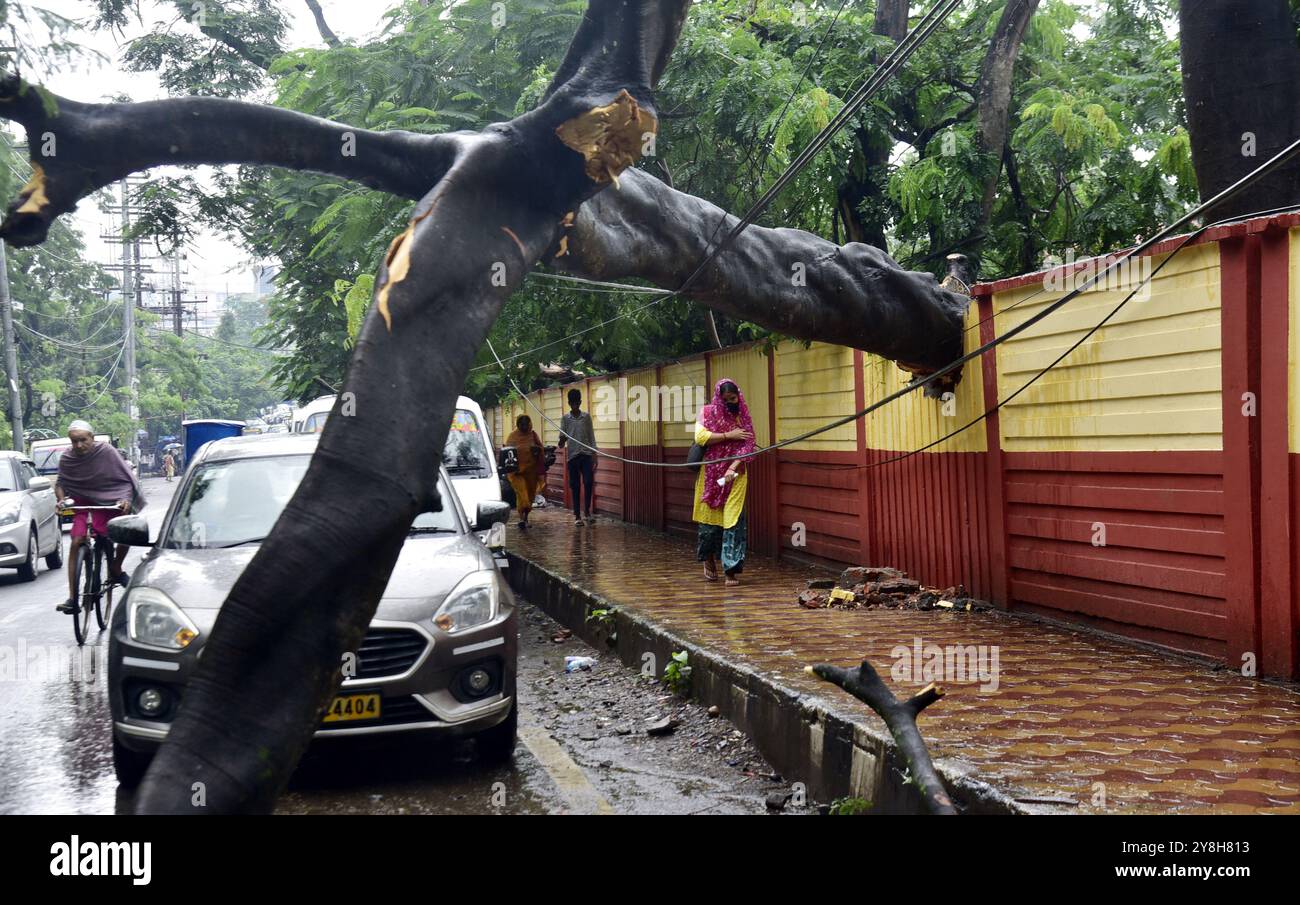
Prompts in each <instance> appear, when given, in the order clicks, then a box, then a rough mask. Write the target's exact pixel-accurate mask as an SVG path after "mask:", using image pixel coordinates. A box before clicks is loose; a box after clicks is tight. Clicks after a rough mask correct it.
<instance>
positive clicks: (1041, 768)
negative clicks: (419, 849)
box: [509, 507, 1300, 813]
mask: <svg viewBox="0 0 1300 905" xmlns="http://www.w3.org/2000/svg"><path fill="white" fill-rule="evenodd" d="M509 546H510V549H511V550H512V552H514V553H516V554H518V555H520V556H522V557H524V558H526V559H528V560H530V561H532V562H535V563H536V564H537V565H538V566H540V567H542V568H544V569H547V570H549V571H551V572H554V573H556V574H559V575H562V576H564V577H565V578H567V579H568V580H569V581H572V582H573V583H575V584H577V585H579V586H581V587H584V588H587V589H589V590H591V591H593V592H595V593H597V594H599V595H601V596H603V597H605V598H607V599H609V600H610V601H613V602H616V603H617V604H618V605H619V606H620V607H624V608H626V609H627V610H628V611H629V612H636V613H638V614H639V615H640V616H642V617H643V618H646V619H649V620H651V621H653V622H655V623H656V624H658V625H660V626H662V627H663V628H664V629H666V630H668V631H670V632H672V633H674V634H676V635H678V636H680V637H682V638H684V639H686V640H688V641H690V642H691V643H693V644H697V645H699V646H701V647H703V648H706V649H709V650H717V651H719V652H725V653H726V655H727V656H728V657H729V658H730V659H732V660H735V661H736V662H739V663H742V664H744V665H746V666H748V667H750V668H752V669H754V670H756V671H757V672H760V673H761V674H763V675H765V676H767V677H769V678H771V679H772V680H773V681H775V682H777V683H779V684H781V685H783V686H785V687H787V688H790V689H791V690H793V691H795V692H798V693H800V694H806V695H813V696H818V697H821V698H823V699H836V700H837V701H839V702H847V704H848V705H849V706H847V707H844V708H841V709H850V707H856V708H858V710H860V712H861V717H860V721H861V722H862V723H863V724H875V725H877V726H881V727H883V724H882V723H881V722H880V720H879V719H878V718H877V717H876V716H875V714H873V713H871V712H870V711H869V710H867V708H866V706H865V705H863V704H861V703H860V702H858V701H856V700H855V699H853V698H851V697H850V696H848V695H847V694H845V693H844V692H842V691H840V690H839V689H837V688H834V687H832V686H830V685H828V684H826V683H824V682H821V681H819V680H818V679H816V678H814V677H812V676H810V675H807V674H806V673H805V672H804V669H803V668H804V666H806V665H809V664H812V663H820V662H825V663H836V664H839V665H846V666H847V665H851V664H854V663H857V662H859V661H861V660H862V659H864V658H865V659H869V660H871V662H872V664H873V665H874V666H875V667H876V669H877V671H879V672H880V674H881V675H882V676H884V677H885V678H886V680H887V681H890V682H891V684H893V685H894V686H895V687H896V689H897V692H896V693H898V694H899V695H900V696H906V695H908V694H911V693H912V692H914V691H916V690H917V689H919V688H920V687H921V686H923V685H924V684H925V682H924V681H922V680H920V678H919V677H918V679H917V680H916V681H912V682H906V681H901V682H894V681H892V680H891V679H890V670H891V667H892V666H893V665H894V664H895V662H896V661H897V660H899V659H901V657H900V656H896V655H898V654H901V653H902V652H901V651H896V648H899V647H900V646H901V647H904V648H906V649H907V650H908V652H909V656H908V662H911V659H912V658H911V653H910V652H911V651H913V650H914V649H915V647H916V645H917V644H920V645H922V652H923V654H924V653H925V646H926V645H937V646H939V647H948V646H950V645H961V646H972V645H973V646H975V647H976V648H977V649H978V648H979V647H980V646H983V647H984V648H985V652H986V653H987V654H988V656H989V657H990V659H989V660H987V661H986V664H987V665H990V666H991V665H992V660H991V657H992V654H993V651H994V649H996V652H997V670H996V682H992V681H985V682H981V681H980V679H978V678H975V677H971V676H967V679H968V681H965V682H963V681H954V680H953V678H954V677H951V676H949V677H947V680H946V681H943V682H941V684H942V685H943V686H944V688H945V689H946V691H947V696H946V697H945V698H944V699H943V700H942V701H940V702H939V703H937V704H935V705H933V706H931V707H930V708H929V709H928V710H926V712H925V714H924V715H923V716H922V718H921V730H922V732H923V733H924V734H925V736H926V739H927V740H928V741H929V743H930V748H931V751H932V753H933V754H934V756H935V758H936V759H937V760H939V759H945V760H949V761H954V762H955V761H959V762H962V763H964V764H969V765H971V766H973V767H974V768H975V770H976V771H977V774H978V777H979V779H981V780H983V781H985V782H988V783H990V784H991V785H993V786H995V787H996V788H998V789H1000V790H1002V791H1004V792H1006V793H1007V794H1009V795H1011V796H1012V797H1014V798H1016V799H1018V800H1021V801H1033V800H1048V801H1054V800H1069V801H1073V802H1075V803H1076V807H1075V808H1072V809H1077V810H1078V811H1081V812H1089V811H1109V812H1114V811H1143V812H1164V811H1185V812H1219V813H1229V812H1233V813H1235V812H1270V813H1283V812H1288V813H1300V690H1298V689H1296V688H1295V687H1292V686H1284V685H1279V684H1274V683H1264V682H1259V681H1256V680H1254V679H1247V678H1243V677H1241V676H1239V675H1236V674H1234V673H1232V672H1229V671H1226V670H1216V669H1214V668H1213V667H1212V666H1210V665H1209V664H1204V663H1200V662H1197V661H1194V660H1187V659H1183V658H1180V657H1176V656H1172V655H1165V654H1162V653H1159V652H1156V651H1151V650H1148V649H1145V648H1141V647H1138V646H1130V645H1126V644H1124V643H1122V642H1118V641H1112V640H1110V639H1107V638H1103V637H1098V636H1096V635H1092V634H1089V633H1087V632H1084V631H1071V630H1069V629H1068V628H1059V627H1055V626H1050V625H1044V624H1042V623H1039V622H1034V621H1030V620H1025V619H1019V618H1016V617H1014V616H1008V615H1006V614H1003V613H953V612H950V611H944V610H936V611H930V612H918V611H914V610H897V609H872V610H831V609H827V610H808V609H804V608H802V607H800V606H799V605H798V604H797V603H796V602H795V598H796V597H797V595H798V593H799V591H800V590H802V589H803V588H804V582H805V581H806V580H807V579H808V578H810V577H820V578H824V577H827V575H828V574H830V573H827V572H824V571H817V570H814V569H811V568H807V567H801V566H798V565H793V564H790V563H788V562H784V561H776V560H772V559H768V558H765V557H759V556H754V555H751V557H750V558H749V559H748V560H747V561H746V563H745V572H744V575H743V578H744V582H745V583H744V584H743V585H742V586H741V587H739V588H725V587H724V586H723V585H722V582H721V581H719V582H717V583H707V582H705V581H704V579H703V578H702V576H701V567H700V565H699V564H698V563H697V562H696V561H695V551H694V545H693V544H692V543H691V542H690V541H688V540H686V539H684V538H679V537H674V536H669V535H665V534H660V533H658V532H655V531H652V530H649V529H647V528H643V527H641V526H638V525H630V524H627V523H624V522H619V521H614V520H611V519H607V518H601V519H600V521H599V524H598V525H597V526H596V527H584V528H575V527H574V526H573V524H572V518H571V516H569V515H568V514H567V513H566V512H564V511H562V510H559V509H558V507H557V508H556V509H543V510H538V511H535V512H534V513H533V516H532V527H531V528H530V529H529V531H528V532H526V533H524V532H520V531H518V530H517V529H514V528H511V529H510V534H509ZM863 565H889V564H888V563H863ZM918 639H919V640H918ZM931 656H932V654H931ZM925 663H926V660H925V659H924V657H923V658H922V660H921V665H922V666H924V665H925ZM993 686H996V687H993ZM1098 784H1101V785H1098ZM1103 790H1104V795H1105V806H1104V807H1099V806H1097V805H1096V804H1095V803H1094V802H1096V801H1099V799H1098V798H1097V796H1098V795H1099V793H1101V792H1102V791H1103Z"/></svg>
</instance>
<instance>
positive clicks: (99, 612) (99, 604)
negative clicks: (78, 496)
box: [59, 506, 122, 646]
mask: <svg viewBox="0 0 1300 905" xmlns="http://www.w3.org/2000/svg"><path fill="white" fill-rule="evenodd" d="M97 509H98V510H111V511H113V512H116V513H118V514H119V515H121V514H122V510H121V509H119V508H118V507H117V506H65V507H62V508H61V509H60V510H59V515H61V516H65V517H67V518H71V517H72V516H73V515H75V514H76V513H77V512H92V511H94V510H97ZM112 557H113V542H112V541H111V540H109V539H108V537H107V536H106V535H100V534H97V533H96V532H95V520H94V519H93V518H87V519H86V538H85V540H83V541H82V544H81V546H80V547H79V548H78V549H77V561H76V564H75V566H74V567H73V573H72V586H73V587H74V588H81V591H80V593H79V594H78V595H77V596H78V598H79V600H78V604H77V608H76V609H75V610H73V612H72V632H73V634H75V635H76V636H77V645H78V646H81V645H83V644H85V643H86V635H87V633H88V630H89V628H90V611H91V608H92V607H93V608H94V610H95V621H96V622H97V623H99V630H100V631H101V632H102V631H103V630H104V629H106V628H108V617H109V616H110V615H111V614H112V611H113V588H114V587H116V585H115V584H114V583H113V582H111V581H107V582H106V581H105V580H104V561H105V560H106V559H112Z"/></svg>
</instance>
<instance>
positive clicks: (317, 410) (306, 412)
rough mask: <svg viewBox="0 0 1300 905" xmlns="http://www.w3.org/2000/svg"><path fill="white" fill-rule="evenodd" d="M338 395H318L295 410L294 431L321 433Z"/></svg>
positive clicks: (299, 432) (297, 432)
mask: <svg viewBox="0 0 1300 905" xmlns="http://www.w3.org/2000/svg"><path fill="white" fill-rule="evenodd" d="M337 398H338V397H337V396H334V395H329V396H318V397H316V398H315V399H313V400H312V401H311V402H309V403H307V404H306V405H304V406H303V407H302V408H300V409H294V412H293V433H295V434H319V433H320V432H321V431H323V430H324V429H325V419H327V418H329V416H330V410H331V409H333V408H334V400H335V399H337Z"/></svg>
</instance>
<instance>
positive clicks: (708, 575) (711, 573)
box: [704, 563, 718, 581]
mask: <svg viewBox="0 0 1300 905" xmlns="http://www.w3.org/2000/svg"><path fill="white" fill-rule="evenodd" d="M704 580H705V581H717V580H718V571H717V569H716V568H715V569H710V568H709V564H708V563H705V564H704Z"/></svg>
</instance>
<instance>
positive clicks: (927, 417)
mask: <svg viewBox="0 0 1300 905" xmlns="http://www.w3.org/2000/svg"><path fill="white" fill-rule="evenodd" d="M979 337H980V331H979V306H977V305H974V304H972V305H971V306H970V309H969V310H968V311H967V313H966V335H965V351H966V352H970V351H971V350H972V349H976V348H978V347H979V344H980V339H979ZM862 359H863V360H862V377H863V388H864V389H865V390H866V401H867V404H868V405H870V404H871V403H873V402H876V401H877V400H880V399H883V398H884V397H886V396H888V395H889V394H890V393H894V392H896V391H898V390H899V389H901V388H902V387H904V386H906V385H907V384H908V383H910V382H911V380H912V375H911V374H909V373H907V372H906V371H904V370H902V369H901V368H900V367H898V365H896V364H895V363H894V362H892V361H889V360H888V359H884V358H880V357H878V356H876V355H864V356H862ZM951 392H952V397H951V398H947V399H928V398H926V397H925V396H924V395H923V391H921V390H916V391H914V392H912V393H909V394H908V395H906V396H904V397H903V398H901V399H897V400H895V401H893V402H890V403H888V404H887V405H885V406H883V407H882V408H879V409H877V410H876V411H874V412H872V413H871V414H870V415H868V416H867V417H866V427H867V432H866V437H867V448H868V449H881V450H888V451H890V452H911V451H912V450H917V449H920V448H921V447H923V446H927V445H929V444H931V443H934V442H935V441H936V440H938V439H939V438H940V437H943V436H945V435H947V434H950V433H952V432H953V431H955V430H957V429H959V428H961V427H964V426H965V425H967V424H970V423H971V422H972V421H974V420H975V419H976V418H979V417H980V415H982V414H983V412H984V372H983V366H982V365H981V363H980V360H979V359H978V358H976V359H972V360H971V361H968V362H966V364H965V365H964V366H963V368H962V377H961V381H960V382H959V383H958V384H957V386H956V388H955V389H953V390H952V391H951ZM987 450H988V437H987V436H986V434H985V432H984V423H983V422H982V421H981V422H979V423H977V424H974V425H973V426H971V427H969V428H967V429H966V430H964V431H962V432H961V433H959V434H957V435H956V436H955V437H951V438H949V439H947V440H944V441H943V442H942V443H938V444H936V445H935V446H932V447H930V449H928V450H926V452H935V453H941V452H986V451H987Z"/></svg>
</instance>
